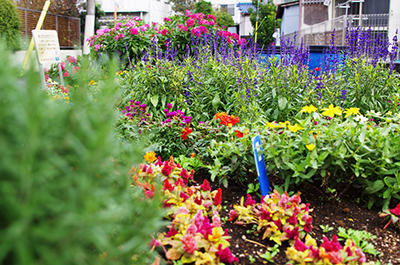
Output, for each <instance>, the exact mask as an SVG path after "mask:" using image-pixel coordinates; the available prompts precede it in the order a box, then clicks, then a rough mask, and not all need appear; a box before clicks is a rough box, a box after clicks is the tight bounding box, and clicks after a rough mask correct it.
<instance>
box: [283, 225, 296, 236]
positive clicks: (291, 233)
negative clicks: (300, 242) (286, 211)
mask: <svg viewBox="0 0 400 265" xmlns="http://www.w3.org/2000/svg"><path fill="white" fill-rule="evenodd" d="M285 232H286V234H287V235H286V236H287V237H288V238H289V239H292V238H296V237H298V236H299V227H298V226H296V227H295V228H293V229H292V230H290V229H289V228H288V229H286V231H285Z"/></svg>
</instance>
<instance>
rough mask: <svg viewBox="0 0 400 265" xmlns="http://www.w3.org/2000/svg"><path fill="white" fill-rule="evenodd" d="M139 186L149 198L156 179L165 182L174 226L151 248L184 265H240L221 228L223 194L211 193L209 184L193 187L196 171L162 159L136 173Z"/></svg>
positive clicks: (167, 202) (219, 192)
mask: <svg viewBox="0 0 400 265" xmlns="http://www.w3.org/2000/svg"><path fill="white" fill-rule="evenodd" d="M133 172H135V175H134V176H133V179H134V183H135V185H138V186H141V187H143V190H144V193H145V195H146V197H152V196H154V194H155V193H154V185H153V184H152V182H153V181H154V179H155V178H159V179H160V180H161V181H163V188H162V191H163V193H164V195H165V198H166V199H165V200H164V202H163V207H164V208H166V209H167V214H166V218H168V219H171V220H172V223H171V225H169V226H168V228H169V231H168V232H167V233H163V234H160V235H159V236H158V237H157V240H153V241H152V242H151V244H152V245H153V246H155V247H162V249H163V251H164V254H165V257H166V258H167V259H169V260H173V261H178V260H179V261H180V262H181V263H183V264H186V263H192V262H195V263H196V264H221V263H225V264H226V263H232V262H237V261H238V259H237V258H236V257H234V256H233V254H232V253H231V251H230V250H229V246H230V243H229V238H230V237H229V235H228V233H227V231H226V230H225V231H224V230H223V229H222V227H221V218H220V216H219V211H220V209H221V202H222V191H221V189H218V190H214V191H212V190H211V187H210V185H209V183H208V181H207V180H204V182H203V184H200V185H192V186H190V183H191V182H193V183H194V181H193V174H194V171H193V170H192V171H191V172H190V173H188V172H187V171H186V170H185V169H184V168H181V166H180V165H179V164H176V163H175V162H174V160H173V158H172V157H171V158H170V159H169V160H167V161H164V162H162V161H161V159H160V157H159V158H158V161H157V162H156V163H154V164H149V165H147V164H146V165H143V164H142V165H140V166H139V168H138V170H133Z"/></svg>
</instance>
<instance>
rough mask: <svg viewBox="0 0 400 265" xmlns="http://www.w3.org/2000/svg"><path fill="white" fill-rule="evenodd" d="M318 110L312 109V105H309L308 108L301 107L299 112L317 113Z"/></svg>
mask: <svg viewBox="0 0 400 265" xmlns="http://www.w3.org/2000/svg"><path fill="white" fill-rule="evenodd" d="M317 110H318V109H317V108H316V107H314V106H313V105H312V104H311V105H310V106H307V105H306V106H305V107H303V108H302V109H301V110H300V112H307V113H312V112H315V111H317Z"/></svg>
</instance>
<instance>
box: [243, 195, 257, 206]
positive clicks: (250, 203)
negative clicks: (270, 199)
mask: <svg viewBox="0 0 400 265" xmlns="http://www.w3.org/2000/svg"><path fill="white" fill-rule="evenodd" d="M254 204H256V201H255V200H253V198H251V195H250V194H247V199H246V202H245V203H244V206H246V207H247V206H253V205H254Z"/></svg>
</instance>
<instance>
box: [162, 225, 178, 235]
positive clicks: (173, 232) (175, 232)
mask: <svg viewBox="0 0 400 265" xmlns="http://www.w3.org/2000/svg"><path fill="white" fill-rule="evenodd" d="M176 234H178V231H176V229H175V226H174V225H173V226H172V227H171V230H169V231H168V233H167V235H166V236H165V237H172V236H174V235H176Z"/></svg>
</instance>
